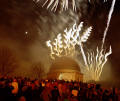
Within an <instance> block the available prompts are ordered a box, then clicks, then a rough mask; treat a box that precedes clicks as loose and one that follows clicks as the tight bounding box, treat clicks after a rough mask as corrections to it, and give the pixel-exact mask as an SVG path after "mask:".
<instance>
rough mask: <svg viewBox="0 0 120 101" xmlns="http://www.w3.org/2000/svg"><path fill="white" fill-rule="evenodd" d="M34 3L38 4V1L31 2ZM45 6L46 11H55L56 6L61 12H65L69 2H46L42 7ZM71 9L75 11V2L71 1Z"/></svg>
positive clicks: (49, 0)
mask: <svg viewBox="0 0 120 101" xmlns="http://www.w3.org/2000/svg"><path fill="white" fill-rule="evenodd" d="M33 1H34V2H36V3H38V2H39V1H40V0H33ZM46 5H47V9H50V10H51V11H54V12H55V11H56V10H57V7H58V5H61V6H62V10H67V9H68V5H69V0H62V1H60V0H46V1H45V2H44V4H43V5H42V7H44V6H46ZM72 9H73V11H76V2H75V0H72Z"/></svg>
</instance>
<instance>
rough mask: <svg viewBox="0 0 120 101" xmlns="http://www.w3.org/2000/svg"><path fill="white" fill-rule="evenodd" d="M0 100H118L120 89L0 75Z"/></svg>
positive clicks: (119, 100) (119, 98) (119, 99)
mask: <svg viewBox="0 0 120 101" xmlns="http://www.w3.org/2000/svg"><path fill="white" fill-rule="evenodd" d="M0 101H120V89H117V88H109V89H108V88H107V89H105V88H103V87H101V85H100V84H95V83H93V84H92V83H82V82H73V81H71V82H68V81H63V80H61V81H59V80H37V79H35V80H32V79H28V78H21V77H17V78H11V77H0Z"/></svg>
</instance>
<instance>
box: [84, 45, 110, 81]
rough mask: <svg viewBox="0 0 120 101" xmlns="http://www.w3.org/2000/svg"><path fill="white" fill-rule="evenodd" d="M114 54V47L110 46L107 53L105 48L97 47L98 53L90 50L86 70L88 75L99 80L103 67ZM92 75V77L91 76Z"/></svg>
mask: <svg viewBox="0 0 120 101" xmlns="http://www.w3.org/2000/svg"><path fill="white" fill-rule="evenodd" d="M110 54H112V49H111V46H110V49H109V52H107V53H105V52H104V50H103V49H102V50H99V49H98V47H97V49H96V53H95V52H94V51H93V52H89V53H88V54H87V62H88V68H89V69H87V70H86V73H87V74H86V75H87V76H88V78H89V79H92V80H95V81H98V80H99V79H100V76H101V73H102V70H103V67H104V65H105V63H106V62H107V60H108V56H109V55H110ZM90 77H91V78H90Z"/></svg>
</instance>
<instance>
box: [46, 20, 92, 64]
mask: <svg viewBox="0 0 120 101" xmlns="http://www.w3.org/2000/svg"><path fill="white" fill-rule="evenodd" d="M82 27H83V22H81V23H80V24H79V25H78V26H77V25H76V23H75V24H74V25H73V27H72V28H70V29H69V30H67V28H66V29H65V30H64V32H65V33H64V34H63V37H62V35H61V34H58V35H57V38H56V39H55V42H52V43H51V41H50V40H49V41H47V42H46V44H47V46H48V47H49V48H50V51H51V54H50V56H51V58H52V59H55V56H57V57H61V56H68V55H72V56H73V55H74V54H75V46H76V45H79V46H80V48H81V53H82V55H83V59H84V61H85V64H86V63H87V62H86V57H85V54H84V50H83V47H82V43H84V42H86V41H87V39H88V37H89V36H90V33H91V30H92V27H89V28H87V29H86V30H85V31H84V32H83V33H82V32H81V29H82ZM80 34H82V35H81V36H80Z"/></svg>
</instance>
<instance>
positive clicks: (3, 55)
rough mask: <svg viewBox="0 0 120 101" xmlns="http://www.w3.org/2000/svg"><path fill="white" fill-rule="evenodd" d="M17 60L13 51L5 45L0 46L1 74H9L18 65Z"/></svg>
mask: <svg viewBox="0 0 120 101" xmlns="http://www.w3.org/2000/svg"><path fill="white" fill-rule="evenodd" d="M17 66H18V65H17V60H16V57H15V55H14V54H13V51H12V50H11V49H10V48H8V47H5V46H1V47H0V74H1V75H9V74H10V73H13V72H14V70H15V68H16V67H17Z"/></svg>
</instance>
